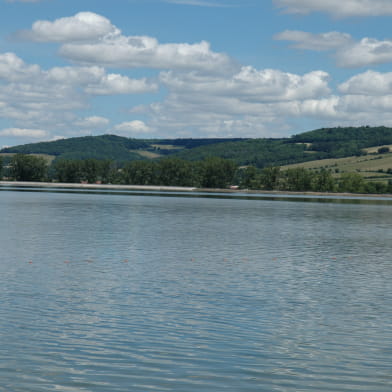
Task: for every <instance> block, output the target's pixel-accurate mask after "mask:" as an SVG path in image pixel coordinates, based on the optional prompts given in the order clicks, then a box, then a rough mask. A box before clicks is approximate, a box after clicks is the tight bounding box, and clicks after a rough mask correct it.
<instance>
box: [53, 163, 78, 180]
mask: <svg viewBox="0 0 392 392" xmlns="http://www.w3.org/2000/svg"><path fill="white" fill-rule="evenodd" d="M54 171H55V177H56V178H57V179H58V180H59V181H60V182H66V183H78V182H80V180H81V165H80V161H78V160H73V159H72V160H66V159H60V160H58V161H56V162H55V163H54Z"/></svg>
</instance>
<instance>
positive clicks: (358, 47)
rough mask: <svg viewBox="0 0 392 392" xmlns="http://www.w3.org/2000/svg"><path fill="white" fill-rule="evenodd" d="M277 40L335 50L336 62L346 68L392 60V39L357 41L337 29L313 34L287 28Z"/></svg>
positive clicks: (298, 46)
mask: <svg viewBox="0 0 392 392" xmlns="http://www.w3.org/2000/svg"><path fill="white" fill-rule="evenodd" d="M274 38H275V39H277V40H285V41H292V42H294V45H293V47H294V48H297V49H306V50H315V51H327V50H329V51H332V50H333V51H335V53H334V57H335V60H336V63H337V65H338V66H340V67H344V68H357V67H364V66H369V65H376V64H383V63H388V62H392V40H384V41H379V40H377V39H372V38H363V39H362V40H361V41H358V42H355V41H354V40H353V39H352V37H351V36H350V35H349V34H346V33H339V32H336V31H332V32H328V33H322V34H313V33H308V32H304V31H291V30H286V31H283V32H282V33H279V34H277V35H276V36H275V37H274Z"/></svg>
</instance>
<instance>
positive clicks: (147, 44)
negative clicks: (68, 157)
mask: <svg viewBox="0 0 392 392" xmlns="http://www.w3.org/2000/svg"><path fill="white" fill-rule="evenodd" d="M391 17H392V1H391V0H344V1H342V0H319V1H318V0H241V1H240V0H111V1H110V2H109V1H97V0H94V1H93V0H77V1H76V0H66V1H65V0H0V22H1V23H0V87H1V88H0V147H2V146H12V145H18V144H24V143H31V142H37V141H43V140H54V139H58V138H64V137H66V138H68V137H74V136H84V135H100V134H104V133H113V134H118V135H122V136H127V137H136V138H155V137H161V138H176V137H193V138H197V137H281V136H290V135H293V134H296V133H301V132H304V131H307V130H311V129H315V128H319V127H329V126H338V125H341V126H346V125H353V126H357V125H386V126H392V115H391V113H392V110H391V109H392V72H391V64H392V37H391V34H390V33H389V31H390V27H389V26H390V23H391Z"/></svg>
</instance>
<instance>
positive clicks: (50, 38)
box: [18, 12, 120, 42]
mask: <svg viewBox="0 0 392 392" xmlns="http://www.w3.org/2000/svg"><path fill="white" fill-rule="evenodd" d="M111 34H115V35H118V34H120V30H118V29H117V28H116V27H115V26H113V25H112V24H111V23H110V21H109V19H107V18H105V17H103V16H101V15H98V14H95V13H93V12H79V13H77V14H76V15H74V16H71V17H65V18H60V19H56V20H55V21H54V22H50V21H47V20H38V21H37V22H35V23H34V24H33V26H32V28H31V30H24V31H21V32H19V33H18V36H19V37H20V38H23V39H28V40H32V41H37V42H73V41H86V40H95V39H99V38H102V37H104V36H107V35H111Z"/></svg>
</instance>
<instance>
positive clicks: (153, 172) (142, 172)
mask: <svg viewBox="0 0 392 392" xmlns="http://www.w3.org/2000/svg"><path fill="white" fill-rule="evenodd" d="M157 169H158V167H157V163H156V162H152V161H131V162H128V163H127V164H126V165H125V166H124V168H123V169H122V171H121V177H122V181H121V182H122V183H124V184H131V185H157V184H158V178H157V173H158V170H157Z"/></svg>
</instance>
